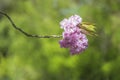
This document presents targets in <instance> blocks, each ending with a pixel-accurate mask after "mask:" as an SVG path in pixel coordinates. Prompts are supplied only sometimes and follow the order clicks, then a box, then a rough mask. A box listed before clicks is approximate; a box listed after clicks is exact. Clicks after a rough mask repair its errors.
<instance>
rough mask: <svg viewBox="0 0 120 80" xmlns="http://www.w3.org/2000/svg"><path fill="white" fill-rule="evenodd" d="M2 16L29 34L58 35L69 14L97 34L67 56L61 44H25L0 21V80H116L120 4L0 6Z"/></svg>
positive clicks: (46, 0) (26, 1)
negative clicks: (92, 24) (91, 26)
mask: <svg viewBox="0 0 120 80" xmlns="http://www.w3.org/2000/svg"><path fill="white" fill-rule="evenodd" d="M0 11H4V12H6V13H7V14H8V15H9V16H11V18H12V19H13V21H14V22H15V24H16V25H17V26H18V27H20V28H22V29H23V30H25V31H26V32H28V33H30V34H39V35H47V34H49V35H51V34H56V35H61V34H62V30H61V29H60V25H59V22H60V21H61V20H62V19H63V18H68V17H69V16H71V15H73V14H78V15H80V16H81V17H82V18H83V21H85V22H91V23H94V24H95V25H96V27H97V34H98V37H90V36H88V39H89V47H88V48H87V50H86V51H84V52H83V53H81V54H79V55H74V56H71V55H70V52H69V50H68V49H63V48H60V45H59V43H58V42H59V40H60V39H55V38H53V39H39V38H28V37H26V36H25V35H23V34H22V33H20V32H19V31H17V30H15V29H14V28H13V27H12V25H11V24H10V22H9V21H8V19H7V18H6V17H4V16H2V15H0V80H120V0H0Z"/></svg>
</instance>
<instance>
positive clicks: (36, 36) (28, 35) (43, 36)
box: [0, 11, 62, 38]
mask: <svg viewBox="0 0 120 80" xmlns="http://www.w3.org/2000/svg"><path fill="white" fill-rule="evenodd" d="M0 14H2V15H4V16H6V17H7V18H8V20H9V21H10V23H11V24H12V26H13V28H15V29H16V30H18V31H20V32H21V33H23V34H24V35H25V36H27V37H35V38H61V37H62V35H33V34H29V33H27V32H25V31H24V30H22V29H21V28H19V27H17V26H16V25H15V23H14V22H13V20H12V19H11V18H10V16H8V15H7V14H6V13H4V12H1V11H0Z"/></svg>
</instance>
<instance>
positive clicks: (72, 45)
mask: <svg viewBox="0 0 120 80" xmlns="http://www.w3.org/2000/svg"><path fill="white" fill-rule="evenodd" d="M81 22H82V18H81V17H80V16H78V15H73V16H71V17H69V18H68V19H64V20H62V21H61V22H60V26H61V28H62V29H63V30H64V32H63V34H62V35H63V39H62V40H60V42H59V43H60V46H61V47H62V48H69V49H70V52H71V54H72V55H73V54H79V53H81V52H83V51H84V50H85V49H86V48H87V46H88V39H87V37H86V35H85V34H83V33H81V29H80V28H79V27H78V26H77V25H78V24H81Z"/></svg>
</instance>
